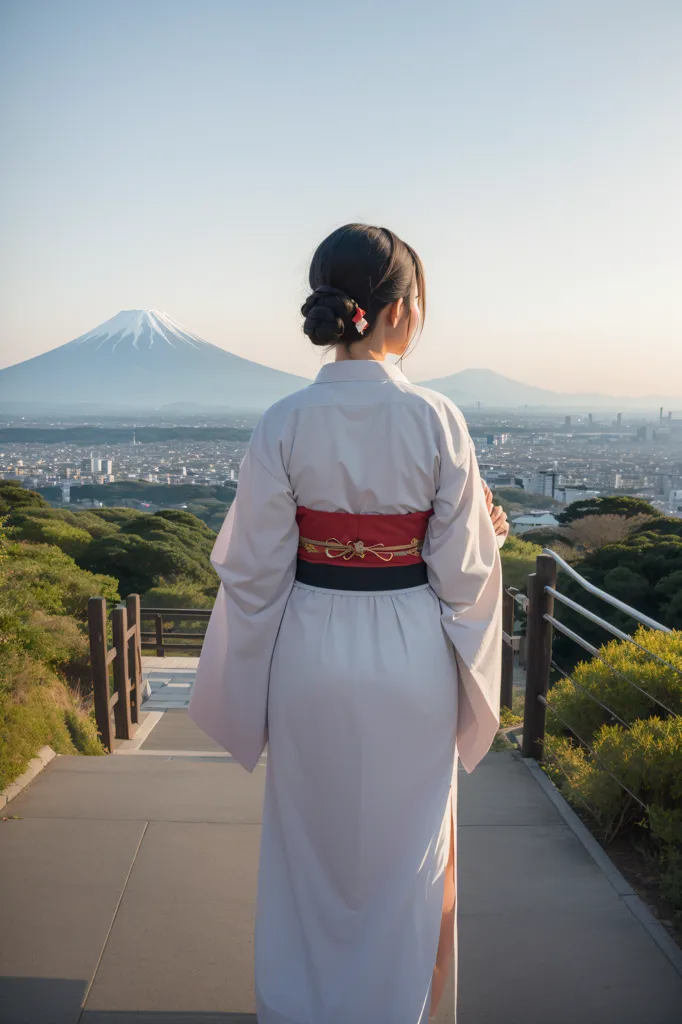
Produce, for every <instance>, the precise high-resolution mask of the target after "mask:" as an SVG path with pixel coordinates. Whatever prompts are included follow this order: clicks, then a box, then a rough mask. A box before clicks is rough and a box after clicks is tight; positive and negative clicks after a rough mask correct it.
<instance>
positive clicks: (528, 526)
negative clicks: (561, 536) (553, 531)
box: [511, 511, 559, 534]
mask: <svg viewBox="0 0 682 1024" xmlns="http://www.w3.org/2000/svg"><path fill="white" fill-rule="evenodd" d="M558 525H559V520H558V519H557V518H556V516H553V515H552V513H551V512H546V511H538V512H524V513H523V515H521V516H514V518H513V519H512V521H511V532H512V533H515V534H521V533H526V532H527V531H528V530H534V529H537V528H538V527H539V526H544V527H547V528H551V527H555V526H558Z"/></svg>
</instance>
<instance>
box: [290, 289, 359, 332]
mask: <svg viewBox="0 0 682 1024" xmlns="http://www.w3.org/2000/svg"><path fill="white" fill-rule="evenodd" d="M356 309H357V303H355V302H354V301H353V299H351V298H350V296H348V295H346V293H345V292H342V291H341V289H340V288H334V287H332V285H326V284H323V285H319V286H318V287H317V288H316V289H315V291H314V292H312V294H311V295H309V296H308V298H307V299H306V300H305V302H304V303H303V305H302V306H301V313H302V314H303V316H304V317H305V321H304V324H303V333H304V334H306V335H307V336H308V337H309V338H310V340H311V341H312V343H313V345H335V344H337V342H339V341H340V340H341V338H342V337H343V335H344V333H345V332H346V330H347V329H348V328H349V325H350V324H351V323H352V318H353V316H354V315H355V310H356Z"/></svg>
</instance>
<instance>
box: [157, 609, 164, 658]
mask: <svg viewBox="0 0 682 1024" xmlns="http://www.w3.org/2000/svg"><path fill="white" fill-rule="evenodd" d="M154 624H155V626H156V657H157V658H163V657H165V653H166V652H165V651H164V649H163V617H162V616H161V615H159V614H157V615H155V616H154Z"/></svg>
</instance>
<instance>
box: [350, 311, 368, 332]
mask: <svg viewBox="0 0 682 1024" xmlns="http://www.w3.org/2000/svg"><path fill="white" fill-rule="evenodd" d="M353 323H354V324H355V330H356V331H357V332H358V334H363V333H364V332H365V331H366V330H367V328H368V327H369V324H368V323H367V321H366V320H365V311H364V309H360V307H359V306H358V311H357V313H356V314H355V316H354V317H353Z"/></svg>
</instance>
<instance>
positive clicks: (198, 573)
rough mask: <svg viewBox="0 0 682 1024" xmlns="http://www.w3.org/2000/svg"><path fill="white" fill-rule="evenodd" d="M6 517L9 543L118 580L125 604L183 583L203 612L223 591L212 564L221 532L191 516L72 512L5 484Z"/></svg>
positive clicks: (0, 494)
mask: <svg viewBox="0 0 682 1024" xmlns="http://www.w3.org/2000/svg"><path fill="white" fill-rule="evenodd" d="M3 513H4V514H5V516H6V528H7V534H8V537H9V538H10V539H12V540H17V541H27V542H29V543H32V544H50V545H55V546H56V547H57V548H59V549H60V550H61V551H62V552H63V553H64V554H66V555H68V556H69V557H70V558H72V559H73V560H74V562H75V563H76V564H77V565H78V566H79V567H80V568H81V569H84V570H87V571H89V572H93V573H101V574H104V575H108V576H113V577H114V578H115V579H116V580H117V583H118V589H119V592H120V595H121V597H127V595H128V594H133V593H137V594H140V595H141V596H144V595H147V596H148V597H149V595H150V594H152V595H153V593H154V591H155V590H157V589H159V588H161V589H164V588H165V589H167V588H168V587H173V586H177V585H179V584H182V586H183V588H184V592H185V594H186V595H187V596H189V595H190V594H191V595H194V597H196V598H197V600H199V601H200V602H201V604H202V605H203V604H204V602H205V599H206V598H207V597H209V598H210V597H214V596H215V593H216V591H217V578H216V576H215V573H214V572H213V570H212V569H211V566H210V564H209V556H210V554H211V550H212V548H213V545H214V543H215V533H214V532H213V531H212V530H211V529H209V527H208V526H206V524H205V523H203V522H201V521H200V520H199V519H197V517H196V516H194V515H192V514H191V513H189V512H184V511H175V510H170V511H164V512H155V513H153V514H149V513H147V512H139V511H137V510H135V509H129V508H98V509H88V510H83V511H77V512H72V511H70V510H69V509H64V508H52V507H51V506H50V505H48V503H47V501H45V499H44V498H42V497H41V496H40V495H39V494H36V493H35V492H34V491H27V490H24V489H23V488H20V487H17V486H16V485H12V484H11V483H5V484H4V486H0V515H2V514H3ZM149 603H152V602H149Z"/></svg>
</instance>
